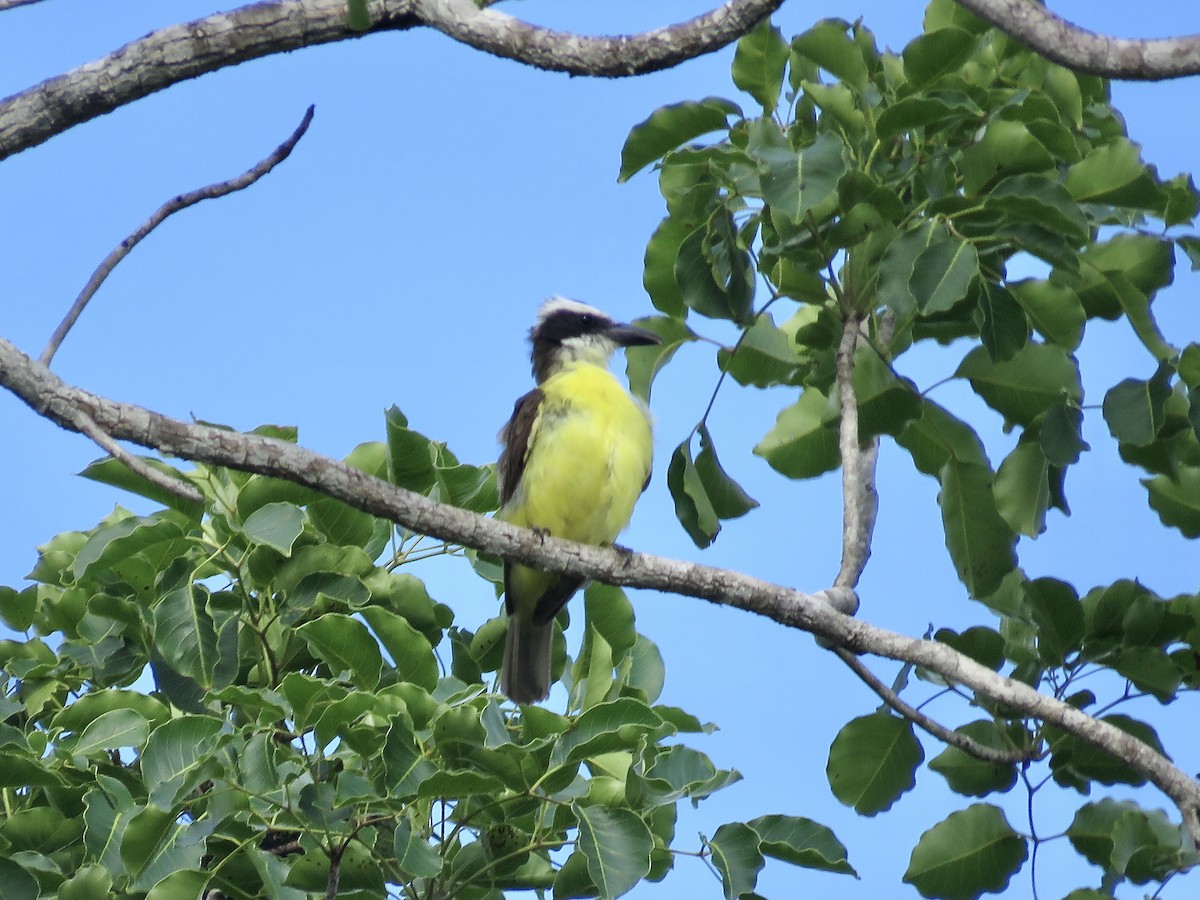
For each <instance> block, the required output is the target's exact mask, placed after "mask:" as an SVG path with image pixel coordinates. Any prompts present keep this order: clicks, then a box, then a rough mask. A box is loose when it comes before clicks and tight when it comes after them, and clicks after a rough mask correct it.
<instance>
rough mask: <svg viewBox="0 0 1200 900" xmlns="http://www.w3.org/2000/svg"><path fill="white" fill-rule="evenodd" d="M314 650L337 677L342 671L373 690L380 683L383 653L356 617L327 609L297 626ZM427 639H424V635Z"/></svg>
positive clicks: (365, 688) (362, 686)
mask: <svg viewBox="0 0 1200 900" xmlns="http://www.w3.org/2000/svg"><path fill="white" fill-rule="evenodd" d="M296 633H297V634H298V635H300V637H302V638H303V639H304V641H305V643H307V644H308V646H309V649H310V650H312V652H313V655H314V656H316V657H317V658H318V659H320V660H323V661H324V662H325V664H326V665H327V666H329V671H330V674H331V675H333V676H334V677H335V678H336V677H337V676H339V675H340V674H341V673H343V672H347V673H349V675H350V678H351V680H352V681H353V682H354V683H355V684H356V685H357V686H359V687H361V688H363V689H364V690H368V691H370V690H374V689H375V688H376V686H378V684H379V673H380V669H381V668H382V667H383V657H382V656H381V655H380V653H379V645H378V644H376V643H375V640H374V638H372V637H371V635H370V632H368V631H367V629H366V627H365V626H364V625H363V624H362V623H361V622H359V621H358V620H357V619H352V618H351V617H350V616H346V615H342V614H341V613H326V614H325V615H323V616H321V617H320V618H318V619H315V620H313V621H312V622H305V623H304V624H303V625H301V626H300V627H299V628H297V629H296ZM422 640H424V639H422Z"/></svg>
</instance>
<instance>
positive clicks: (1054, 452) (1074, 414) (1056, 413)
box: [1038, 401, 1091, 466]
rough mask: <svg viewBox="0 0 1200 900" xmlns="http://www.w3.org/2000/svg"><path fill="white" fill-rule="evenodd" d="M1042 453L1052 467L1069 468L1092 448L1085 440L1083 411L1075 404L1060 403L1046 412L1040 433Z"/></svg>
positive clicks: (1039, 440)
mask: <svg viewBox="0 0 1200 900" xmlns="http://www.w3.org/2000/svg"><path fill="white" fill-rule="evenodd" d="M1038 442H1039V443H1040V444H1041V447H1042V453H1044V454H1045V455H1046V459H1047V460H1048V461H1049V462H1050V465H1052V466H1069V465H1074V464H1075V463H1077V462H1078V461H1079V456H1080V454H1081V453H1083V451H1085V450H1090V449H1091V446H1090V445H1089V444H1088V442H1087V441H1085V440H1084V439H1083V410H1082V409H1080V408H1079V407H1078V406H1077V405H1076V404H1074V403H1068V402H1066V401H1060V402H1059V403H1055V404H1054V405H1053V406H1051V407H1050V408H1049V409H1048V410H1046V414H1045V417H1044V418H1043V419H1042V427H1041V429H1040V430H1039V432H1038Z"/></svg>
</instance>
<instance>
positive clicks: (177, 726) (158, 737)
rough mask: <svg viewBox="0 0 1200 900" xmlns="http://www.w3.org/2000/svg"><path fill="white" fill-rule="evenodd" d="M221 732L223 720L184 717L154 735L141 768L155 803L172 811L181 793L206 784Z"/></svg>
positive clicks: (152, 733)
mask: <svg viewBox="0 0 1200 900" xmlns="http://www.w3.org/2000/svg"><path fill="white" fill-rule="evenodd" d="M220 732H221V720H220V719H215V718H212V717H210V716H180V717H179V718H175V719H172V720H171V721H169V722H166V723H165V724H163V725H159V726H158V727H157V728H155V729H154V730H153V731H152V732H150V737H149V738H148V739H147V741H146V748H145V750H143V751H142V756H141V764H142V778H143V780H144V781H145V783H146V785H147V786H148V787H149V788H151V794H150V802H151V803H153V804H154V805H155V806H157V807H158V808H159V809H163V810H167V809H171V808H172V807H173V806H174V803H175V799H176V798H177V797H178V796H179V794H180V793H181V792H183V791H184V790H186V789H188V788H190V787H192V786H194V785H196V784H199V783H200V782H201V781H203V780H204V778H205V777H206V775H207V774H208V770H209V767H210V766H211V765H212V764H214V763H215V760H214V759H213V755H212V754H213V751H214V750H215V749H216V747H217V743H218V741H219V735H220Z"/></svg>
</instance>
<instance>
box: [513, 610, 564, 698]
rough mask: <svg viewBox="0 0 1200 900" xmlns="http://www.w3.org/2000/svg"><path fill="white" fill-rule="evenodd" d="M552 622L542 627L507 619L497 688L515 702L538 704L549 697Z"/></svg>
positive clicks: (517, 619)
mask: <svg viewBox="0 0 1200 900" xmlns="http://www.w3.org/2000/svg"><path fill="white" fill-rule="evenodd" d="M553 638H554V620H553V619H551V620H550V621H549V622H546V623H545V624H544V625H538V624H535V623H533V622H522V621H521V619H520V617H519V616H509V617H508V635H507V636H506V637H505V639H504V665H503V666H502V667H501V669H500V689H501V690H502V691H504V693H505V694H506V695H508V698H509V699H510V700H514V701H516V702H517V703H539V702H541V701H542V700H545V699H546V697H547V696H549V694H550V647H551V643H552V641H553Z"/></svg>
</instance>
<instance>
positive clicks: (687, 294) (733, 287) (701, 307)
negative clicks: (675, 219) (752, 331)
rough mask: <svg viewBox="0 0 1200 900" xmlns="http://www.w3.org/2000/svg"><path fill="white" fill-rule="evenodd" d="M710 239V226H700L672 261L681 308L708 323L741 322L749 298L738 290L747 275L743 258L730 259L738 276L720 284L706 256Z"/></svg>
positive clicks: (685, 240)
mask: <svg viewBox="0 0 1200 900" xmlns="http://www.w3.org/2000/svg"><path fill="white" fill-rule="evenodd" d="M709 236H710V231H709V226H708V225H707V224H705V225H701V226H699V227H698V228H696V229H694V230H693V231H691V232H690V233H689V234H688V235H687V237H685V238H684V239H683V242H682V243H681V244H680V245H679V255H678V256H677V257H676V259H675V264H674V274H675V281H676V283H677V284H678V286H679V293H680V296H681V297H682V299H683V303H684V305H686V306H687V307H688V308H689V309H694V310H695V311H696V312H698V313H700V315H702V316H707V317H708V318H710V319H732V320H733V321H735V322H737V321H741V320H742V318H743V317H744V314H745V313H746V312H747V304H746V303H745V302H744V301H745V299H748V297H749V294H748V293H745V291H744V290H743V289H742V288H740V287H738V281H737V278H738V277H743V276H744V274H745V273H747V272H748V271H749V269H748V266H744V260H743V256H742V254H741V253H740V251H739V252H738V255H737V256H734V257H731V259H736V260H738V261H739V262H738V263H737V265H738V267H739V268H738V273H737V274H736V275H735V276H734V277H733V278H732V279H731V281H730V282H728V283H727V284H722V283H721V282H719V281H718V280H717V278H716V276H715V275H714V273H713V265H712V263H711V262H710V260H709V257H708V255H707V254H706V253H705V244H706V242H707V241H708V239H709Z"/></svg>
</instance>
